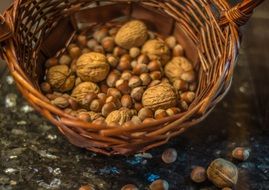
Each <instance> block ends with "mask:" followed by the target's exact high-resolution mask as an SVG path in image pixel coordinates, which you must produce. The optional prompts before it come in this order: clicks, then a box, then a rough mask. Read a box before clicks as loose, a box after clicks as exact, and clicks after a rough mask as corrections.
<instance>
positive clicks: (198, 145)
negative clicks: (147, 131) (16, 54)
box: [0, 2, 269, 190]
mask: <svg viewBox="0 0 269 190" xmlns="http://www.w3.org/2000/svg"><path fill="white" fill-rule="evenodd" d="M268 8H269V3H268V2H266V3H265V4H264V6H262V7H261V8H260V9H258V11H257V12H256V14H255V15H254V18H253V19H252V20H251V22H250V23H249V24H248V26H247V27H245V29H246V30H245V31H244V33H245V38H244V43H243V45H242V49H241V53H240V58H239V63H238V66H237V69H236V73H235V77H234V82H233V86H232V88H231V91H230V92H229V94H228V96H227V97H226V98H225V100H224V101H222V102H221V103H220V104H219V105H218V106H217V107H216V109H214V111H213V112H212V113H211V115H210V116H209V117H208V118H207V119H206V120H205V121H204V122H202V123H201V124H199V125H198V126H196V127H194V128H192V129H191V130H189V131H188V132H186V133H185V134H184V135H182V136H180V137H178V138H177V139H175V140H173V141H171V142H170V143H169V144H167V145H165V146H162V147H160V148H158V149H155V150H153V151H151V152H150V154H151V155H152V158H144V157H141V155H136V156H132V157H106V156H100V155H96V154H93V153H90V152H87V151H85V150H82V149H80V148H77V147H74V146H73V145H71V144H69V143H68V142H67V140H66V139H65V138H64V137H63V136H62V135H61V134H60V133H59V132H58V130H57V129H56V128H55V127H54V126H52V125H51V124H50V123H48V122H47V121H46V120H45V119H43V118H42V117H41V116H39V114H37V113H36V112H34V111H33V110H32V108H31V107H29V106H28V105H27V103H26V102H25V101H24V100H23V99H22V97H21V95H20V94H19V93H18V92H17V90H16V88H15V86H14V83H13V80H12V78H11V77H10V76H9V75H8V72H3V73H4V74H3V73H1V69H0V74H1V81H0V190H9V189H10V190H11V189H14V190H15V189H18V190H24V189H25V190H28V189H33V190H35V189H37V190H43V189H53V190H54V189H55V190H57V189H78V188H79V187H80V186H81V185H85V184H93V185H94V187H95V188H96V189H100V190H119V189H120V188H121V187H122V186H123V185H125V184H127V183H133V184H136V185H137V186H138V187H139V189H141V190H143V189H148V186H149V184H150V183H151V181H154V180H155V179H158V178H162V179H165V180H167V181H168V182H169V184H170V189H171V190H198V189H200V190H213V189H216V188H215V187H214V186H213V185H212V184H211V183H210V182H205V183H202V184H200V185H197V184H194V183H192V182H191V180H190V178H189V174H190V172H191V169H192V167H193V166H195V165H201V166H204V167H207V166H208V164H209V163H210V162H211V161H212V160H213V159H215V158H218V157H222V158H226V159H228V160H230V161H233V162H234V163H235V164H236V165H237V166H238V168H239V171H240V176H239V182H238V185H237V187H236V189H238V190H252V189H253V190H266V189H269V155H268V150H269V138H268V137H269V128H268V125H269V123H268V120H269V119H268V109H269V107H268V105H269V101H268V95H269V90H268V88H267V86H268V80H269V77H268V76H269V75H268V74H269V55H268V51H269V46H268V42H269V37H268V35H267V34H268V31H269V24H268V23H269V11H268ZM236 146H245V147H249V148H250V149H251V156H250V158H249V160H247V161H246V162H242V163H240V162H236V161H234V160H232V158H231V151H232V150H233V148H234V147H236ZM168 147H174V148H176V149H177V151H178V155H179V156H178V159H177V161H176V162H175V163H173V164H170V165H167V164H164V163H163V162H162V161H161V158H160V156H161V153H162V152H163V150H165V148H168Z"/></svg>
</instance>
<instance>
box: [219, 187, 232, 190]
mask: <svg viewBox="0 0 269 190" xmlns="http://www.w3.org/2000/svg"><path fill="white" fill-rule="evenodd" d="M221 190H232V189H231V188H230V187H224V188H222V189H221Z"/></svg>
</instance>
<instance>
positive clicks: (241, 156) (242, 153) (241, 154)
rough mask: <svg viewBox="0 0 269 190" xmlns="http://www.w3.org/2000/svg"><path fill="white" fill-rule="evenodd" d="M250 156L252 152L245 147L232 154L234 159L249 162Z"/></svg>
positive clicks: (238, 148)
mask: <svg viewBox="0 0 269 190" xmlns="http://www.w3.org/2000/svg"><path fill="white" fill-rule="evenodd" d="M249 155H250V150H249V149H246V148H243V147H237V148H235V149H234V150H233V152H232V156H233V158H235V159H237V160H240V161H245V160H247V159H248V157H249Z"/></svg>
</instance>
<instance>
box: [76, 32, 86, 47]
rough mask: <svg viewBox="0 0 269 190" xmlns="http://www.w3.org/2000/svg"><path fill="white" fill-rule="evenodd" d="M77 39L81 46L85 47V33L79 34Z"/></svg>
mask: <svg viewBox="0 0 269 190" xmlns="http://www.w3.org/2000/svg"><path fill="white" fill-rule="evenodd" d="M77 40H78V43H79V45H80V46H81V47H85V46H86V45H87V37H86V36H85V35H79V36H78V39H77Z"/></svg>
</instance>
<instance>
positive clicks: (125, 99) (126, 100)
mask: <svg viewBox="0 0 269 190" xmlns="http://www.w3.org/2000/svg"><path fill="white" fill-rule="evenodd" d="M121 105H122V106H123V107H126V108H132V106H133V100H132V98H131V96H130V95H123V96H122V98H121Z"/></svg>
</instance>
